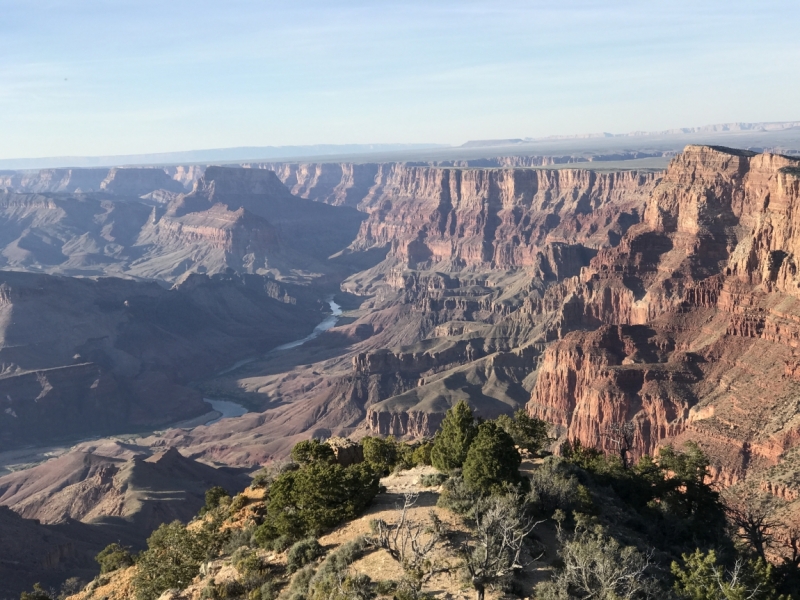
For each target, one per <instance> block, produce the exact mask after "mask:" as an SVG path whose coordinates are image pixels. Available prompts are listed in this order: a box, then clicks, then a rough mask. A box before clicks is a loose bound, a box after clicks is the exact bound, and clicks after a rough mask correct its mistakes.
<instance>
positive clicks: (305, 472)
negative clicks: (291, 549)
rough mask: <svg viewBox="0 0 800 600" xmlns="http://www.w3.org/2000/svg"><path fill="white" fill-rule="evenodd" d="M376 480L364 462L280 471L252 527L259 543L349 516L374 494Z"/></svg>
mask: <svg viewBox="0 0 800 600" xmlns="http://www.w3.org/2000/svg"><path fill="white" fill-rule="evenodd" d="M378 487H379V479H378V477H377V476H376V475H375V473H374V472H373V471H372V470H371V469H370V468H369V467H368V466H367V465H364V464H358V465H352V466H349V467H342V466H341V465H338V464H327V463H310V464H308V465H306V466H305V467H303V468H302V469H299V470H297V471H290V472H288V473H283V474H282V475H280V476H279V477H278V478H277V479H275V481H274V482H273V483H272V486H271V487H270V493H269V502H268V504H267V515H266V517H265V520H264V523H263V524H262V525H261V526H260V527H259V528H258V529H257V530H256V534H255V539H256V541H257V542H258V543H260V544H261V545H265V544H266V543H267V542H269V541H271V540H274V539H276V538H278V537H280V536H287V537H288V538H290V539H292V540H298V539H301V538H303V537H305V536H306V535H308V534H309V533H312V532H318V531H321V530H323V529H327V528H330V527H333V526H335V525H338V524H339V523H341V522H342V521H345V520H347V519H352V518H354V517H355V516H356V515H358V514H359V513H360V512H362V511H363V510H364V509H365V508H366V507H367V505H368V504H369V503H370V502H371V501H372V499H373V498H374V497H375V495H376V494H377V493H378Z"/></svg>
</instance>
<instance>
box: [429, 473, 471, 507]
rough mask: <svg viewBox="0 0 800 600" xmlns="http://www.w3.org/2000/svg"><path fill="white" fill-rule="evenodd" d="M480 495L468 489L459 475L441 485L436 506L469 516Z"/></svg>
mask: <svg viewBox="0 0 800 600" xmlns="http://www.w3.org/2000/svg"><path fill="white" fill-rule="evenodd" d="M479 498H480V493H479V492H477V491H476V490H475V489H473V488H472V487H470V486H469V485H468V484H467V483H466V482H465V481H464V478H463V477H462V476H461V475H454V476H451V477H450V478H449V479H448V480H447V481H445V482H444V483H443V484H442V491H441V493H440V494H439V500H437V502H436V506H438V507H440V508H446V509H448V510H451V511H453V512H454V513H456V514H459V515H467V516H468V515H471V514H472V511H473V510H474V509H475V504H476V503H477V501H478V499H479Z"/></svg>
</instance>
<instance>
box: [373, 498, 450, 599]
mask: <svg viewBox="0 0 800 600" xmlns="http://www.w3.org/2000/svg"><path fill="white" fill-rule="evenodd" d="M418 498H419V494H405V497H404V502H403V508H402V509H401V511H400V518H399V519H398V520H397V522H396V523H392V524H389V523H387V522H386V521H384V520H382V519H380V520H376V521H374V522H373V524H372V525H373V528H374V532H375V535H374V536H373V537H372V538H370V543H372V544H373V545H374V546H376V547H378V548H383V549H384V550H386V551H387V552H388V553H389V556H391V557H392V558H393V559H394V560H396V561H397V562H398V563H400V565H401V566H402V567H403V571H405V573H406V575H407V576H408V582H407V583H408V585H409V586H410V587H411V589H412V591H413V592H414V595H415V596H416V595H418V594H419V592H420V590H421V589H422V586H423V585H424V584H425V583H427V582H428V581H429V580H430V579H431V578H432V577H434V576H435V575H437V574H439V573H445V572H447V571H450V569H451V567H450V565H449V564H447V563H442V562H438V561H437V557H436V553H437V552H436V551H437V549H438V548H439V547H440V546H441V545H442V544H443V543H444V537H445V531H444V527H443V525H442V522H441V520H440V519H439V517H437V516H436V513H435V512H433V511H430V513H429V522H428V523H418V522H415V521H413V520H412V519H410V518H409V514H408V511H409V509H410V508H412V507H413V506H414V505H415V504H416V502H417V499H418Z"/></svg>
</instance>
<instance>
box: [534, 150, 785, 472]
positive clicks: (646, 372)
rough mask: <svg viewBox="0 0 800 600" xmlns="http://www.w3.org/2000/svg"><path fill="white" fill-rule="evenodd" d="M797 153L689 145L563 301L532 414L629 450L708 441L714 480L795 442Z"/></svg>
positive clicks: (771, 459) (559, 291) (767, 460)
mask: <svg viewBox="0 0 800 600" xmlns="http://www.w3.org/2000/svg"><path fill="white" fill-rule="evenodd" d="M798 167H800V161H798V160H797V159H792V158H788V157H782V156H778V155H770V154H760V155H755V154H754V153H750V152H743V151H735V150H730V149H725V148H712V147H688V148H687V149H686V151H685V152H684V153H683V154H682V155H680V156H679V157H677V158H676V159H674V160H673V161H672V163H671V165H670V167H669V169H668V170H667V173H666V174H665V176H664V177H663V179H662V180H661V182H660V183H659V184H658V186H657V187H656V188H655V189H654V190H653V192H652V195H651V197H650V199H649V200H648V202H647V205H646V207H645V209H644V213H643V220H642V223H640V224H637V225H635V226H633V227H631V228H630V229H629V230H628V232H627V233H626V234H625V235H624V236H623V238H622V240H621V242H620V244H619V245H618V246H616V247H613V248H605V249H601V250H600V251H599V252H598V254H597V255H596V256H595V257H594V258H593V259H592V260H591V261H590V263H589V265H588V266H587V267H586V268H584V269H583V270H582V272H581V274H580V276H579V277H576V278H573V279H572V280H568V281H564V282H562V283H560V284H559V285H558V286H556V287H555V288H554V292H555V293H556V295H560V296H561V297H562V298H563V301H562V306H561V309H560V313H561V314H560V316H559V320H558V322H557V325H556V333H557V337H560V338H561V339H559V340H558V341H556V342H554V343H553V344H552V345H551V346H550V347H549V348H548V349H547V350H546V352H545V354H544V358H543V361H542V367H541V369H540V371H539V374H538V378H537V381H536V385H535V387H534V389H533V391H532V394H531V400H530V403H529V404H528V410H529V412H530V413H531V414H532V415H534V416H537V417H540V418H544V419H546V420H548V421H549V422H552V423H554V424H556V425H557V426H558V427H559V430H560V432H561V434H562V435H563V436H565V437H568V438H577V439H580V440H581V441H583V442H585V443H588V444H594V445H599V446H601V447H606V448H610V445H611V444H612V442H611V440H610V439H609V436H608V434H607V431H608V429H609V427H610V426H611V425H612V424H614V423H617V422H624V421H632V422H633V423H634V425H635V440H636V442H635V453H636V454H642V453H646V452H653V451H654V450H655V448H656V447H657V446H658V444H660V443H663V442H664V441H665V440H669V439H676V440H683V439H697V440H699V441H701V443H705V444H708V445H710V446H714V447H715V448H716V452H717V453H718V454H719V456H718V457H717V459H718V460H719V461H720V464H724V465H726V472H725V474H724V477H727V479H728V481H729V482H730V481H735V480H736V479H737V478H738V477H740V476H741V475H742V474H743V473H744V472H745V471H746V469H747V468H748V467H749V468H752V467H753V466H754V465H756V464H774V463H775V462H776V461H777V460H778V457H779V456H780V455H781V454H782V453H784V452H785V451H786V450H788V449H789V448H790V447H792V446H793V445H794V444H796V443H797V442H798V441H799V440H800V413H798V410H797V406H796V401H795V399H794V398H796V393H797V391H798V389H800V388H798V378H797V376H796V371H795V365H796V364H798V359H797V347H798V342H800V302H798V300H800V280H799V279H798V275H797V266H796V265H797V262H796V261H797V260H798V258H797V256H798V254H797V252H798V246H797V244H798V236H797V233H796V232H797V231H798V229H797V225H798V224H800V223H798V218H799V217H798V216H797V210H798V207H800V204H799V203H800V168H798Z"/></svg>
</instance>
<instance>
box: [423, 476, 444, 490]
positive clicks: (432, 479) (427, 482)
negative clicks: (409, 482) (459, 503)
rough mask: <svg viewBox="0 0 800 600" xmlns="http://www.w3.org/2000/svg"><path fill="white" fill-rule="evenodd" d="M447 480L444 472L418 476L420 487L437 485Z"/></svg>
mask: <svg viewBox="0 0 800 600" xmlns="http://www.w3.org/2000/svg"><path fill="white" fill-rule="evenodd" d="M445 481H447V475H445V474H444V473H429V474H427V475H423V476H422V477H420V478H419V484H420V485H421V486H422V487H438V486H440V485H442V484H443V483H444V482H445Z"/></svg>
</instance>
